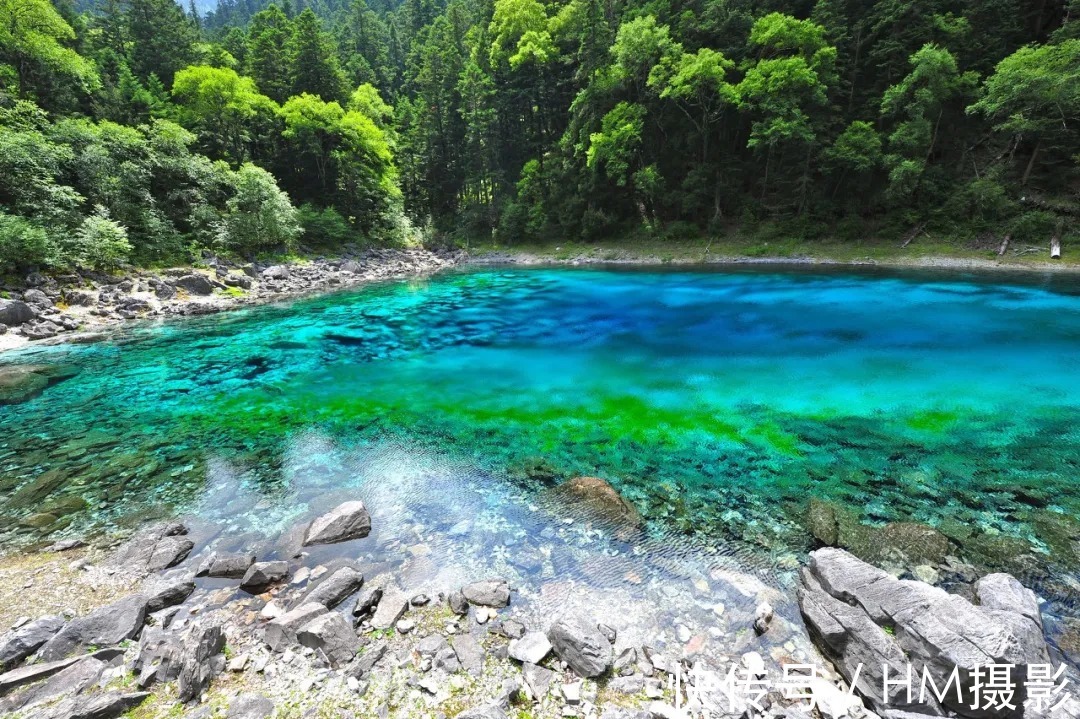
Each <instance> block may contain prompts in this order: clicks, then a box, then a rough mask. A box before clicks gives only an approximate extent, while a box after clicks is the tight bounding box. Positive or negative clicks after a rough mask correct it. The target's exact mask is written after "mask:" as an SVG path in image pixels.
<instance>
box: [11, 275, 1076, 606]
mask: <svg viewBox="0 0 1080 719" xmlns="http://www.w3.org/2000/svg"><path fill="white" fill-rule="evenodd" d="M0 361H2V362H19V363H37V364H42V363H46V364H63V365H70V366H73V367H74V368H76V369H77V370H78V374H77V375H76V376H75V377H73V378H71V379H67V380H65V381H63V382H60V383H58V384H56V385H54V386H52V387H50V388H49V389H47V390H46V391H45V392H44V393H43V394H42V395H41V396H39V397H37V398H35V399H33V400H30V401H28V402H25V403H23V404H18V405H11V406H4V407H0V437H2V439H0V520H2V521H0V526H2V527H3V529H2V530H0V543H3V544H4V545H7V546H17V545H25V544H35V543H43V542H47V541H53V540H55V539H57V538H60V537H66V536H81V535H83V534H88V533H89V534H92V533H95V532H103V531H113V530H116V529H118V528H125V527H131V526H135V525H136V524H137V523H139V522H141V521H144V520H146V519H149V518H153V517H158V516H171V515H188V516H196V517H198V518H199V520H200V521H205V522H208V523H213V522H216V523H219V524H222V525H225V526H228V527H229V528H230V531H233V532H235V533H238V534H240V533H243V532H254V533H262V534H273V533H276V532H282V531H285V530H286V529H287V528H288V527H289V526H290V525H291V524H292V523H293V522H295V521H297V520H298V519H299V518H302V517H304V516H307V515H308V514H309V513H310V511H312V509H313V508H315V507H317V506H321V505H322V504H326V503H327V502H328V501H329V500H330V499H331V498H332V497H333V496H334V493H335V492H339V493H340V492H342V491H344V490H347V489H349V488H357V489H358V490H359V491H361V493H362V494H363V495H364V498H365V500H366V501H367V502H368V503H369V504H372V505H374V506H376V507H377V512H383V513H386V515H387V518H386V521H387V522H390V521H392V519H393V517H392V515H393V513H394V512H399V513H400V512H411V513H414V514H416V513H419V515H418V516H424V517H427V518H428V521H427V526H428V527H429V528H430V527H436V528H438V527H442V529H444V530H445V529H446V528H447V527H448V526H450V524H451V523H452V522H460V521H462V518H463V517H465V518H467V519H468V520H469V521H475V522H476V523H478V524H484V525H485V526H489V528H493V530H492V531H497V530H500V528H502V529H505V530H506V532H507V533H509V535H512V536H513V537H514V538H515V539H514V541H517V540H521V539H524V540H527V539H528V535H529V533H530V532H533V531H539V530H538V526H539V525H538V524H537V523H535V522H533V523H530V522H529V521H527V520H524V519H523V520H522V522H521V524H520V528H519V527H518V525H514V527H513V528H512V529H506V527H504V526H503V525H506V524H507V522H510V524H513V521H512V520H508V519H507V518H508V517H512V516H513V515H514V513H515V512H517V511H518V510H520V508H521V507H529V506H530V503H532V502H535V501H538V500H537V498H538V497H543V496H544V493H545V492H546V491H547V488H548V487H549V486H551V485H553V484H555V483H558V482H560V481H562V480H564V479H566V478H569V477H573V476H576V475H582V474H587V475H595V476H600V477H604V478H606V479H608V480H609V481H611V482H612V483H613V484H614V485H615V486H616V487H618V488H619V490H620V491H621V492H622V493H623V495H624V496H625V497H626V498H627V499H629V500H630V501H632V502H633V503H634V504H635V506H636V507H637V508H638V509H639V511H640V512H641V513H642V515H643V516H644V517H645V519H646V521H647V524H648V532H649V533H650V534H651V536H653V537H654V538H657V539H661V540H663V541H664V542H667V543H669V544H678V543H679V542H684V543H685V544H686V546H695V547H700V548H702V550H703V551H707V552H712V553H713V554H714V555H717V556H736V557H739V558H741V560H742V561H743V562H745V563H747V564H751V565H753V566H755V567H757V568H763V569H764V570H767V571H772V570H777V571H780V570H784V569H790V568H791V567H792V566H794V564H795V563H797V561H799V559H800V558H801V557H802V555H803V553H804V552H805V551H806V550H807V549H809V548H810V547H812V546H813V544H814V539H813V538H812V536H811V534H810V532H809V531H808V526H807V511H808V503H809V500H810V498H811V497H816V498H820V499H825V500H829V501H831V502H834V503H836V505H837V506H838V507H840V508H841V509H842V511H850V512H852V513H853V517H854V518H855V519H856V521H857V522H859V523H861V524H863V525H866V526H868V527H871V528H873V527H880V526H881V525H883V524H884V523H887V522H892V521H917V522H922V523H926V524H929V525H931V526H933V527H936V528H938V529H939V530H940V531H942V532H943V533H944V534H945V535H947V536H948V537H949V538H950V541H951V542H952V543H953V546H954V553H955V554H957V555H958V556H961V557H962V558H964V559H965V560H967V561H970V562H972V563H973V564H975V565H976V566H978V567H979V568H1005V569H1009V570H1010V571H1014V572H1016V573H1018V574H1020V575H1022V576H1023V577H1024V578H1025V581H1028V582H1029V583H1032V584H1035V585H1037V586H1039V587H1040V588H1041V590H1042V591H1043V592H1044V593H1045V594H1047V595H1048V596H1050V597H1051V598H1053V599H1055V600H1056V601H1058V602H1061V603H1063V604H1070V603H1072V601H1073V598H1074V597H1075V596H1076V588H1077V587H1078V586H1080V583H1078V581H1077V578H1076V577H1077V575H1076V567H1077V562H1076V556H1075V552H1076V551H1077V549H1076V548H1077V546H1078V545H1077V540H1078V539H1080V531H1078V529H1077V527H1078V523H1077V521H1076V517H1077V516H1078V510H1080V495H1078V493H1077V491H1076V489H1077V486H1078V482H1080V475H1078V473H1077V466H1078V463H1080V443H1078V441H1077V440H1078V439H1080V437H1078V430H1077V427H1078V426H1080V382H1077V381H1076V379H1075V371H1076V367H1078V366H1080V283H1078V282H1077V281H1076V280H1073V279H1070V278H1065V279H1062V278H1043V277H1038V276H1033V275H1032V276H1015V277H1007V278H1006V277H1002V276H1000V275H995V276H975V275H971V276H968V275H964V276H957V275H956V274H952V275H944V274H929V273H874V272H854V271H831V272H825V271H822V270H819V269H799V268H781V269H776V268H766V269H753V270H752V269H747V270H738V271H735V270H726V271H705V270H702V271H662V270H655V269H654V270H634V271H608V270H594V269H589V270H584V269H528V270H521V269H484V270H474V271H466V272H460V273H452V274H447V275H442V276H438V277H436V278H433V279H431V280H426V281H414V282H402V283H393V284H386V285H380V286H377V287H371V288H367V289H362V290H359V291H353V292H347V293H342V294H336V295H330V296H324V297H320V298H316V299H307V300H302V301H297V302H295V303H292V304H288V305H281V306H269V307H261V308H256V309H250V310H243V311H237V312H232V313H228V314H223V315H218V316H214V317H209V318H201V319H197V320H190V321H176V322H171V323H167V324H153V325H150V324H147V325H139V326H135V327H130V328H127V329H125V330H124V331H123V332H122V333H121V334H117V335H116V336H115V337H114V338H112V339H111V340H109V341H105V342H99V343H96V344H89V345H59V346H55V347H43V348H35V349H30V350H24V351H20V352H17V353H9V354H5V355H2V356H0ZM463 498H468V499H467V500H466V499H463ZM515 502H516V504H515ZM511 505H513V507H517V508H518V510H512V509H510V508H509V507H510V506H511ZM425 513H426V514H425ZM518 513H519V514H520V513H521V512H518ZM527 513H528V512H525V514H527ZM43 515H45V516H43ZM485 523H486V524H485ZM507 526H509V525H507ZM441 536H443V538H444V540H445V541H446V542H451V540H450V539H447V538H446V537H449V536H450V535H447V534H446V533H445V532H444V533H443V534H442V535H441ZM673 540H677V541H673ZM504 544H505V542H504ZM511 545H512V543H511Z"/></svg>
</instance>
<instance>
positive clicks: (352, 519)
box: [304, 501, 371, 547]
mask: <svg viewBox="0 0 1080 719" xmlns="http://www.w3.org/2000/svg"><path fill="white" fill-rule="evenodd" d="M370 533H371V515H369V514H368V511H367V508H365V507H364V503H363V502H360V501H353V502H345V503H343V504H340V505H338V506H337V507H335V508H334V509H332V510H330V511H329V512H327V513H326V514H324V515H322V516H321V517H319V518H317V519H316V520H315V521H313V522H312V523H311V525H310V526H309V527H308V530H307V534H306V535H305V537H304V546H305V547H307V546H310V545H312V544H336V543H337V542H345V541H348V540H350V539H359V538H360V537H366V536H368V534H370Z"/></svg>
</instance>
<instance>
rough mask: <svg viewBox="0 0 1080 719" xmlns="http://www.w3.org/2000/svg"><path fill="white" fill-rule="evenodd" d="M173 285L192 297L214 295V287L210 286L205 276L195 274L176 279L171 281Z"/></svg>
mask: <svg viewBox="0 0 1080 719" xmlns="http://www.w3.org/2000/svg"><path fill="white" fill-rule="evenodd" d="M173 284H174V285H175V286H176V287H178V288H180V289H182V290H187V292H188V293H190V294H193V295H210V294H213V293H214V286H213V285H212V284H210V280H209V279H207V278H206V276H205V275H200V274H196V273H192V274H190V275H184V276H183V277H178V278H177V279H175V280H173Z"/></svg>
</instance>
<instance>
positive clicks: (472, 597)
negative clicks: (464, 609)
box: [461, 579, 510, 608]
mask: <svg viewBox="0 0 1080 719" xmlns="http://www.w3.org/2000/svg"><path fill="white" fill-rule="evenodd" d="M461 593H462V594H463V595H464V596H465V599H467V600H468V601H469V603H470V604H478V605H480V606H483V607H495V608H499V607H505V606H507V605H509V604H510V585H509V584H507V582H506V580H505V579H485V580H483V581H481V582H473V583H472V584H469V585H466V586H464V587H462V588H461Z"/></svg>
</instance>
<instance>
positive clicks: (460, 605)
mask: <svg viewBox="0 0 1080 719" xmlns="http://www.w3.org/2000/svg"><path fill="white" fill-rule="evenodd" d="M446 602H447V604H449V605H450V611H452V612H453V613H454V614H456V615H458V616H459V617H463V616H465V615H466V614H468V613H469V600H468V599H466V598H465V595H464V594H462V593H461V592H450V594H449V595H448V596H447V597H446Z"/></svg>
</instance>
